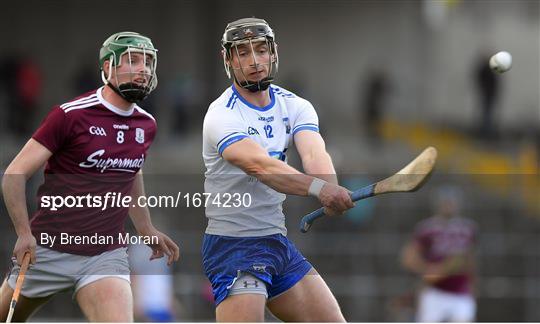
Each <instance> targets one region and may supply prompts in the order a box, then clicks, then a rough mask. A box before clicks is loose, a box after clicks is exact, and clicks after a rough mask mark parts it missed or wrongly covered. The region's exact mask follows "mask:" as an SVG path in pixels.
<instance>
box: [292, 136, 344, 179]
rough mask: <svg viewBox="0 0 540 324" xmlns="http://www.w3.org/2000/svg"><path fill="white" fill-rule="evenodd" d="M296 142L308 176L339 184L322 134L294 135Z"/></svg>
mask: <svg viewBox="0 0 540 324" xmlns="http://www.w3.org/2000/svg"><path fill="white" fill-rule="evenodd" d="M294 142H295V145H296V149H297V150H298V154H299V155H300V159H301V160H302V166H303V168H304V172H306V174H309V175H313V176H316V177H318V178H321V179H323V180H325V181H327V182H330V183H333V184H336V185H337V184H338V180H337V176H336V170H335V169H334V164H333V163H332V158H331V157H330V154H328V152H327V151H326V144H325V143H324V139H323V138H322V136H321V134H319V133H317V132H311V131H303V132H298V133H296V134H295V135H294Z"/></svg>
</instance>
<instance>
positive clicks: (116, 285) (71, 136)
mask: <svg viewBox="0 0 540 324" xmlns="http://www.w3.org/2000/svg"><path fill="white" fill-rule="evenodd" d="M99 56H100V64H101V69H102V78H103V81H104V83H105V86H103V87H101V88H99V89H97V90H94V91H91V92H89V93H86V94H84V95H82V96H80V97H78V98H76V99H75V100H72V101H69V102H67V103H65V104H62V105H60V106H56V107H54V108H53V109H52V110H51V112H50V113H49V115H48V116H47V117H46V118H45V120H44V121H43V123H42V124H41V126H40V127H39V129H38V130H37V131H36V132H35V133H34V134H33V136H32V138H31V139H30V140H29V141H28V142H27V143H26V145H25V146H24V147H23V149H22V150H21V151H20V152H19V154H18V155H17V156H16V157H15V159H14V160H13V161H12V162H11V164H10V165H9V167H8V168H7V169H6V171H5V176H4V178H3V182H2V189H3V193H4V198H5V202H6V206H7V209H8V211H9V215H10V217H11V219H12V222H13V224H14V227H15V230H16V232H17V236H18V239H17V242H16V244H15V248H14V250H13V255H14V257H16V259H17V263H18V264H20V263H21V261H22V258H23V255H24V253H25V252H27V251H28V252H30V253H31V262H32V265H31V267H30V269H29V271H28V273H27V277H26V280H25V284H24V286H23V289H22V293H21V294H22V296H21V298H20V299H19V303H18V304H17V309H16V311H15V315H14V318H13V320H14V321H22V320H26V319H27V318H28V317H29V316H30V315H31V314H32V313H33V312H34V311H35V310H37V309H38V308H39V307H40V306H41V305H43V304H44V303H45V302H46V301H47V300H48V299H49V298H50V297H51V296H52V295H54V294H55V293H57V292H59V291H63V290H70V289H71V290H74V298H75V299H76V300H77V302H78V303H79V306H80V307H81V310H82V311H83V313H84V314H85V316H86V317H87V318H88V319H89V320H90V321H99V322H112V321H121V322H128V321H132V320H133V305H132V304H133V303H132V294H131V287H130V284H129V266H128V261H127V250H126V247H125V242H122V241H120V240H119V235H122V234H124V233H125V232H124V222H125V219H126V218H127V216H128V213H129V216H130V217H131V219H132V221H133V224H134V226H135V228H136V230H137V231H138V234H139V235H141V237H146V238H150V237H154V238H157V243H156V244H152V245H151V248H152V249H153V254H152V257H151V258H152V259H153V258H160V257H163V256H164V255H167V256H168V264H169V265H170V264H171V263H172V262H173V261H176V260H178V257H179V249H178V246H177V245H176V244H175V243H174V242H173V241H172V240H171V239H170V238H169V237H167V236H166V235H165V234H163V233H161V232H160V231H158V230H157V229H156V228H155V227H154V226H153V225H152V222H151V220H150V214H149V210H148V208H146V207H142V206H136V204H130V205H128V206H129V207H122V206H118V205H115V206H110V205H111V201H109V206H107V207H106V208H103V207H102V206H100V207H98V208H96V207H95V205H94V206H93V207H92V206H89V205H88V202H89V201H88V200H83V201H82V202H84V203H85V204H83V205H80V206H75V207H72V208H68V207H65V206H64V207H60V208H57V210H53V208H50V205H46V204H43V201H44V200H43V199H46V198H47V197H50V196H62V197H67V195H70V196H73V197H83V196H88V195H90V196H91V197H92V200H90V201H92V202H96V200H95V199H102V202H104V201H105V197H106V196H107V195H109V197H110V196H111V195H115V196H120V195H122V196H128V195H131V196H133V199H134V201H136V200H135V197H138V196H142V195H144V194H145V193H144V185H143V177H142V171H141V167H142V165H143V163H144V160H145V158H146V154H147V153H146V152H147V150H148V148H149V147H150V144H151V143H152V141H153V139H154V136H155V133H156V123H155V120H154V118H153V117H152V116H151V115H150V114H149V113H147V112H146V111H144V110H143V109H141V108H140V107H139V106H137V104H136V103H138V102H140V101H141V100H143V99H145V98H146V97H147V96H148V94H149V93H150V92H151V91H152V90H154V88H155V87H156V85H157V77H156V62H157V50H156V49H155V48H154V46H153V44H152V41H151V40H150V39H149V38H147V37H145V36H143V35H140V34H138V33H133V32H121V33H117V34H114V35H112V36H111V37H109V38H108V39H107V40H106V41H105V42H104V43H103V46H102V48H101V51H100V55H99ZM45 164H46V166H45V181H44V183H43V184H42V185H41V187H40V188H39V191H38V201H39V202H41V204H40V205H39V207H38V210H37V212H36V213H35V214H34V215H33V217H32V219H31V220H30V221H29V217H28V211H27V207H26V204H25V202H26V197H25V183H26V180H27V179H28V178H30V177H31V176H32V175H33V174H34V173H35V172H36V171H37V170H38V169H39V168H41V167H42V166H43V165H45ZM94 197H100V198H94ZM54 209H56V208H54ZM62 237H65V238H73V239H75V238H81V239H83V241H82V242H83V243H82V244H81V243H80V242H77V241H75V240H72V241H67V240H66V241H65V242H62V241H61V239H62ZM91 237H96V238H104V239H105V238H109V237H110V238H112V241H107V240H103V241H99V242H98V243H96V242H90V238H91ZM84 238H87V241H88V242H90V243H88V242H86V243H85V242H84ZM17 272H18V265H15V267H14V269H13V270H12V272H11V274H10V275H9V276H8V278H7V279H6V280H5V281H4V283H3V284H2V287H1V297H2V298H1V299H0V320H5V318H6V315H7V312H8V306H9V305H8V303H9V300H10V297H11V294H12V292H13V287H14V283H15V279H16V276H17Z"/></svg>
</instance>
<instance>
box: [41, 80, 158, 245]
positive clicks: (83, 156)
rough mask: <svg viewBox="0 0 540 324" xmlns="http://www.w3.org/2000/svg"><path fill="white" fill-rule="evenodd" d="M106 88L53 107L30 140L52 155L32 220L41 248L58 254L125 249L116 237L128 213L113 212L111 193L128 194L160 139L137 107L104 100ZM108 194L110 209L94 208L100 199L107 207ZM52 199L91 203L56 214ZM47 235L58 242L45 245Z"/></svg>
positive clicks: (152, 123)
mask: <svg viewBox="0 0 540 324" xmlns="http://www.w3.org/2000/svg"><path fill="white" fill-rule="evenodd" d="M102 89H103V88H100V89H98V90H95V91H92V92H89V93H86V94H85V95H83V96H80V97H78V98H76V99H75V100H73V101H70V102H68V103H65V104H63V105H60V106H56V107H54V108H53V109H52V110H51V112H50V113H49V114H48V116H47V117H46V118H45V120H44V121H43V122H42V124H41V126H40V127H39V128H38V130H37V131H36V132H35V133H34V135H33V136H32V138H33V139H34V140H36V141H38V142H39V143H41V144H42V145H43V146H45V147H46V148H47V149H49V150H50V151H51V152H52V153H53V155H52V156H51V158H50V159H49V160H48V161H47V165H46V167H45V181H44V183H43V184H42V185H41V186H40V188H39V190H38V210H37V211H36V213H35V214H34V216H33V217H32V219H31V229H32V233H33V234H34V236H35V237H36V240H37V242H38V244H40V245H43V246H45V247H47V248H51V249H54V250H57V251H60V252H66V253H72V254H80V255H97V254H100V253H103V252H105V251H108V250H112V249H115V248H118V247H120V246H124V245H125V244H123V242H122V241H121V240H118V239H117V238H118V237H119V234H123V233H124V222H125V219H126V217H127V216H128V208H127V207H120V206H119V205H118V204H116V205H115V206H112V207H111V205H112V203H113V201H112V200H111V198H112V196H113V194H114V195H115V196H116V197H120V196H129V195H130V192H131V189H132V186H133V181H134V179H135V176H136V174H137V172H138V171H139V169H141V167H142V165H143V163H144V161H145V159H146V154H147V150H148V148H149V147H150V144H151V143H152V141H153V139H154V136H155V134H156V122H155V120H154V118H153V117H152V115H150V114H149V113H147V112H146V111H144V110H143V109H141V108H140V107H138V106H137V105H133V106H132V108H131V109H130V110H129V111H125V110H121V109H119V108H117V107H115V106H113V105H112V104H111V103H109V102H107V101H105V100H104V99H103V96H102V94H101V91H102ZM107 193H109V194H108V196H109V200H108V206H107V207H105V208H103V205H100V206H99V207H95V206H96V199H101V203H102V204H103V203H104V202H105V197H106V196H107ZM51 196H63V197H66V196H72V197H83V196H89V197H90V196H91V198H86V199H84V200H82V201H79V204H77V205H75V206H73V202H74V200H70V201H68V200H66V205H65V206H64V207H61V208H57V210H52V209H53V208H51V206H50V204H49V205H46V204H44V203H43V202H44V200H43V199H44V197H51ZM95 197H99V198H95ZM45 199H46V198H45ZM49 199H50V198H49ZM79 199H80V198H79ZM49 202H50V200H49ZM69 203H71V207H69V206H70V205H69ZM132 204H133V203H132ZM44 206H47V207H44ZM45 234H47V235H49V236H51V237H55V238H56V239H55V244H54V245H52V246H51V245H48V244H44V243H43V242H42V235H45ZM62 235H64V238H66V239H67V238H74V237H91V236H97V237H100V238H101V237H103V238H104V237H107V238H109V237H112V238H114V240H113V241H112V242H111V241H107V242H104V241H103V240H102V241H101V242H100V243H98V244H77V243H75V241H73V242H67V243H66V241H67V240H64V243H65V244H61V243H62V242H61V236H62Z"/></svg>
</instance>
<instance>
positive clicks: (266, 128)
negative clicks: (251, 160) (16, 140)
mask: <svg viewBox="0 0 540 324" xmlns="http://www.w3.org/2000/svg"><path fill="white" fill-rule="evenodd" d="M264 132H265V133H266V137H267V138H272V137H274V134H272V126H270V125H266V126H264Z"/></svg>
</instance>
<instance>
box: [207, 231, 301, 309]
mask: <svg viewBox="0 0 540 324" xmlns="http://www.w3.org/2000/svg"><path fill="white" fill-rule="evenodd" d="M202 255H203V267H204V272H205V274H206V276H207V277H208V279H209V280H210V282H211V283H212V290H213V292H214V301H215V304H216V306H217V305H218V304H219V303H221V302H222V301H223V300H224V299H225V298H227V295H228V294H229V288H230V286H231V285H232V284H233V282H234V280H235V278H236V277H237V276H238V275H239V273H240V272H246V273H250V274H251V275H253V276H255V277H257V278H259V279H260V280H262V281H263V282H264V283H265V284H266V287H267V292H268V298H269V299H270V298H272V297H275V296H278V295H280V294H281V293H283V292H285V291H286V290H288V289H289V288H291V287H292V286H294V285H295V284H296V283H297V282H298V281H300V280H301V279H302V278H303V277H304V276H305V275H306V274H307V273H308V272H309V270H311V268H312V265H311V264H310V263H309V262H308V261H307V260H306V258H305V257H304V256H303V255H302V254H301V253H300V251H298V250H297V249H296V247H295V246H294V244H293V243H292V242H291V241H289V239H287V237H285V236H283V235H281V234H274V235H268V236H260V237H230V236H221V235H210V234H205V235H204V240H203V247H202Z"/></svg>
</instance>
